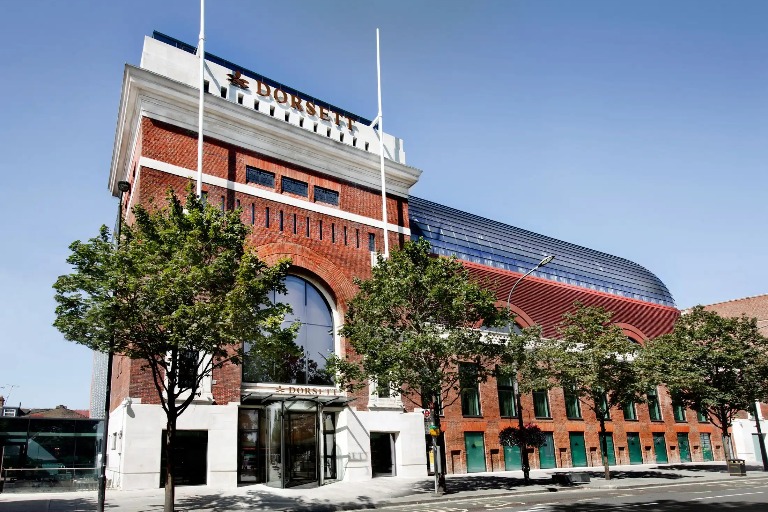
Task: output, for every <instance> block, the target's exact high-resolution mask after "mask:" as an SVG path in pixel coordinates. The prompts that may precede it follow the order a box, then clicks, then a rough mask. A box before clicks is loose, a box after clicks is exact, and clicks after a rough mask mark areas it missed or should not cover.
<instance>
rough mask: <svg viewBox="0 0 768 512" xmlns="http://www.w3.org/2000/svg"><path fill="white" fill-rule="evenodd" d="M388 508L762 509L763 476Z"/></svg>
mask: <svg viewBox="0 0 768 512" xmlns="http://www.w3.org/2000/svg"><path fill="white" fill-rule="evenodd" d="M381 510H388V511H391V512H400V511H403V512H405V511H408V512H475V511H481V510H482V511H486V512H598V511H599V512H619V511H622V512H624V511H630V512H631V511H634V510H637V511H642V512H724V511H730V510H733V511H736V510H738V511H739V512H767V511H768V478H760V479H750V480H738V479H734V480H733V481H729V482H724V483H722V482H721V483H717V482H710V483H706V482H702V483H691V484H684V485H659V486H654V487H646V488H642V489H616V490H588V489H583V490H579V489H575V490H566V491H558V492H551V493H540V494H530V495H512V496H510V497H508V498H506V497H493V498H471V499H465V500H454V501H450V502H447V503H440V504H438V503H425V504H423V505H413V504H411V505H403V506H391V507H384V508H381Z"/></svg>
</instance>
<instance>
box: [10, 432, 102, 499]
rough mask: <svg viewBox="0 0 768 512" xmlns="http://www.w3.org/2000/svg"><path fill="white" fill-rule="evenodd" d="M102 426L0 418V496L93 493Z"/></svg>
mask: <svg viewBox="0 0 768 512" xmlns="http://www.w3.org/2000/svg"><path fill="white" fill-rule="evenodd" d="M101 424H102V422H101V421H98V420H88V419H83V420H79V419H78V420H69V419H67V420H65V419H44V418H26V417H21V418H0V452H1V458H0V470H1V472H2V475H0V476H1V477H2V478H1V479H0V484H2V486H3V489H2V490H3V492H13V491H17V492H28V491H31V490H37V489H47V490H51V488H54V489H55V490H62V491H64V490H70V489H75V488H77V489H88V488H92V487H95V485H96V463H97V460H98V454H99V446H100V443H99V441H100V438H101V430H100V427H101Z"/></svg>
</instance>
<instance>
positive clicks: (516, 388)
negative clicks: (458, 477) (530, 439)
mask: <svg viewBox="0 0 768 512" xmlns="http://www.w3.org/2000/svg"><path fill="white" fill-rule="evenodd" d="M553 259H555V257H554V256H552V255H549V256H547V257H545V258H544V259H542V260H541V261H540V262H539V263H538V264H536V266H535V267H533V268H532V269H531V270H529V271H528V272H526V273H525V274H523V275H522V276H521V277H520V278H519V279H518V280H517V281H515V284H513V285H512V289H510V290H509V295H507V311H510V310H511V309H512V304H511V302H510V301H511V300H512V292H514V291H515V288H517V285H519V284H520V282H521V281H522V280H523V279H525V278H526V277H528V276H529V275H531V274H533V273H534V272H535V271H536V270H538V269H540V268H541V267H543V266H544V265H547V264H548V263H549V262H551V261H552V260H553ZM509 334H510V335H512V323H511V322H510V325H509ZM512 391H513V392H514V394H515V407H516V408H517V427H518V429H519V430H520V432H521V433H522V432H523V431H524V429H525V423H524V422H523V404H522V401H521V400H520V385H519V383H518V381H517V369H515V380H514V381H513V386H512ZM520 465H521V466H522V469H523V479H524V480H525V483H526V484H527V483H530V474H531V465H530V463H529V461H528V446H527V445H526V446H521V447H520Z"/></svg>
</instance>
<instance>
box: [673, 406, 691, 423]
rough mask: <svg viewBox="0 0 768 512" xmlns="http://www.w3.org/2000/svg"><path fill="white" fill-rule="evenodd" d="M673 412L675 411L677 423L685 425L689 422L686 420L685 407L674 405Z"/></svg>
mask: <svg viewBox="0 0 768 512" xmlns="http://www.w3.org/2000/svg"><path fill="white" fill-rule="evenodd" d="M672 410H673V411H674V414H675V421H676V422H678V423H684V422H686V421H688V420H687V419H686V418H685V406H684V405H681V404H679V403H673V404H672Z"/></svg>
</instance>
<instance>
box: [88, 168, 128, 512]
mask: <svg viewBox="0 0 768 512" xmlns="http://www.w3.org/2000/svg"><path fill="white" fill-rule="evenodd" d="M130 189H131V185H130V183H128V182H127V181H118V182H117V190H119V191H120V200H119V201H118V203H117V226H116V227H115V245H116V247H117V248H120V230H121V229H122V227H123V194H125V193H126V192H128V191H129V190H130ZM114 341H115V334H114V331H113V332H112V343H111V344H110V347H109V352H108V353H107V388H106V392H105V398H104V430H103V434H102V436H101V461H100V467H99V490H98V496H97V506H96V510H97V511H98V512H104V500H105V498H106V494H107V444H108V443H107V435H108V432H109V412H110V411H109V409H110V407H109V402H110V401H111V399H112V359H113V355H114V354H113V352H112V345H114Z"/></svg>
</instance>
